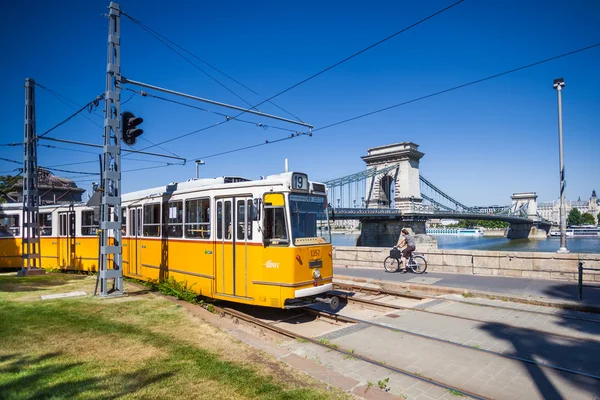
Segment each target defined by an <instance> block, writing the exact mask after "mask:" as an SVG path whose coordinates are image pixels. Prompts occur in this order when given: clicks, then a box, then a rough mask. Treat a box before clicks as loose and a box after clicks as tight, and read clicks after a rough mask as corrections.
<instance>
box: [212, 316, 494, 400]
mask: <svg viewBox="0 0 600 400" xmlns="http://www.w3.org/2000/svg"><path fill="white" fill-rule="evenodd" d="M215 309H216V310H217V311H219V312H220V313H221V314H222V315H225V314H228V315H230V316H232V317H235V318H238V319H240V320H242V321H245V322H248V323H250V324H253V325H257V326H260V327H262V328H265V329H268V330H271V331H274V332H276V333H279V334H281V335H283V336H286V337H289V338H292V339H301V340H305V341H308V342H310V343H312V344H315V345H317V346H321V347H326V348H327V349H329V350H333V351H335V352H337V353H340V354H344V355H346V356H349V357H354V358H356V359H358V360H361V361H364V362H366V363H369V364H372V365H376V366H378V367H381V368H384V369H387V370H389V371H393V372H396V373H399V374H402V375H405V376H409V377H411V378H414V379H417V380H420V381H422V382H427V383H429V384H431V385H434V386H437V387H441V388H443V389H447V390H452V391H455V392H460V393H462V394H463V395H465V396H468V397H471V398H474V399H480V400H488V399H489V398H488V397H485V396H481V395H478V394H476V393H472V392H470V391H468V390H465V389H459V388H457V387H455V386H452V385H449V384H446V383H443V382H440V381H437V380H435V379H431V378H428V377H425V376H419V375H417V374H415V373H412V372H410V371H407V370H405V369H402V368H397V367H394V366H391V365H388V364H385V363H382V362H379V361H377V360H373V359H372V358H369V357H366V356H361V355H360V354H357V353H355V352H350V351H347V350H344V349H341V348H339V347H337V346H332V345H327V344H324V343H321V342H320V341H318V340H317V339H314V338H311V337H308V336H304V335H301V334H299V333H295V332H292V331H289V330H287V329H283V328H280V327H277V326H274V325H270V324H268V323H266V322H264V321H261V320H260V319H258V318H255V317H253V316H251V315H248V314H245V313H243V312H241V311H238V310H234V309H232V308H228V307H217V306H215ZM310 312H314V313H316V314H319V312H318V311H316V310H310ZM323 314H329V313H327V312H323ZM336 317H337V318H340V317H341V318H345V319H347V320H351V319H352V318H349V317H345V316H339V315H338V316H336Z"/></svg>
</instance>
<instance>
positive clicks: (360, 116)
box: [198, 42, 600, 158]
mask: <svg viewBox="0 0 600 400" xmlns="http://www.w3.org/2000/svg"><path fill="white" fill-rule="evenodd" d="M598 46H600V42H599V43H596V44H593V45H590V46H586V47H582V48H580V49H577V50H573V51H569V52H566V53H563V54H560V55H557V56H554V57H550V58H546V59H544V60H541V61H536V62H534V63H531V64H527V65H524V66H521V67H518V68H513V69H510V70H508V71H504V72H501V73H498V74H494V75H490V76H488V77H485V78H481V79H477V80H474V81H471V82H468V83H464V84H461V85H457V86H453V87H451V88H448V89H444V90H440V91H437V92H434V93H431V94H428V95H425V96H420V97H417V98H414V99H412V100H408V101H404V102H401V103H398V104H394V105H392V106H388V107H384V108H381V109H379V110H375V111H371V112H368V113H365V114H360V115H357V116H355V117H351V118H347V119H344V120H341V121H338V122H334V123H332V124H329V125H325V126H322V127H319V128H315V129H313V130H312V133H315V132H318V131H322V130H325V129H328V128H332V127H334V126H337V125H341V124H345V123H347V122H350V121H355V120H357V119H360V118H365V117H368V116H371V115H374V114H378V113H381V112H384V111H388V110H391V109H394V108H397V107H401V106H404V105H407V104H411V103H415V102H417V101H420V100H424V99H428V98H430V97H434V96H438V95H441V94H444V93H448V92H452V91H454V90H458V89H462V88H464V87H467V86H471V85H475V84H477V83H481V82H485V81H488V80H491V79H494V78H498V77H501V76H504V75H508V74H511V73H514V72H517V71H521V70H524V69H526V68H531V67H534V66H537V65H540V64H544V63H547V62H550V61H554V60H557V59H560V58H563V57H567V56H570V55H573V54H576V53H580V52H582V51H586V50H590V49H592V48H594V47H598ZM306 133H307V132H304V133H303V134H306ZM298 136H301V135H297V136H295V137H298ZM266 144H268V143H262V144H257V145H254V146H246V147H242V148H238V149H233V150H228V151H224V152H221V153H216V154H211V155H207V156H203V157H198V158H209V157H215V156H217V155H223V154H229V153H234V152H237V151H241V150H244V149H246V148H253V147H258V146H262V145H266Z"/></svg>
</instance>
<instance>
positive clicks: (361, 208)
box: [324, 142, 551, 240]
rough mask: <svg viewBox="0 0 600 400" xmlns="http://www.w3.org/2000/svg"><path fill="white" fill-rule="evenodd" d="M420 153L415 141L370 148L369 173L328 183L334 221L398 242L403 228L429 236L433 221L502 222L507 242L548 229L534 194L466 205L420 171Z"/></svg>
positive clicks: (357, 173)
mask: <svg viewBox="0 0 600 400" xmlns="http://www.w3.org/2000/svg"><path fill="white" fill-rule="evenodd" d="M417 149H418V145H417V144H415V143H412V142H402V143H396V144H391V145H385V146H380V147H375V148H371V149H368V151H367V152H368V154H367V155H366V156H363V157H362V159H363V160H364V161H365V163H366V164H367V165H366V169H365V170H363V171H360V172H356V173H353V174H350V175H346V176H343V177H339V178H335V179H330V180H327V181H325V182H324V183H325V184H326V185H327V187H328V203H329V207H330V213H331V216H332V218H334V219H335V220H352V219H354V220H360V221H361V223H362V234H361V236H363V237H364V236H365V233H366V232H365V226H367V230H369V229H370V230H371V231H373V233H377V234H384V235H385V234H386V233H385V232H379V231H381V230H383V231H389V232H388V233H387V234H389V235H390V236H394V237H395V238H396V239H395V240H397V237H398V235H397V234H399V231H400V229H401V227H411V228H412V229H413V231H414V232H415V233H417V234H418V233H425V221H427V220H430V219H470V220H495V221H504V222H507V223H509V224H510V227H509V231H508V233H507V237H509V238H525V237H528V236H529V234H530V232H531V229H532V228H534V231H535V230H536V229H543V230H544V231H546V232H548V231H549V229H550V226H551V224H550V223H549V222H548V221H545V220H543V219H542V218H541V217H540V216H539V215H538V214H537V203H536V199H537V196H535V193H517V194H514V195H513V196H512V203H511V204H509V205H493V206H467V205H465V204H464V203H463V202H461V201H459V200H456V199H455V198H453V197H452V196H450V195H449V194H447V193H445V192H444V191H442V190H441V189H440V188H439V187H438V186H436V185H435V184H433V183H432V182H431V181H429V180H427V179H426V178H425V177H424V176H422V175H421V174H420V173H419V162H420V159H421V158H422V157H423V155H424V153H422V152H420V151H418V150H417ZM384 221H387V222H386V223H384ZM392 221H394V222H395V223H393V222H392ZM390 224H391V225H393V227H392V229H390ZM375 231H377V232H375Z"/></svg>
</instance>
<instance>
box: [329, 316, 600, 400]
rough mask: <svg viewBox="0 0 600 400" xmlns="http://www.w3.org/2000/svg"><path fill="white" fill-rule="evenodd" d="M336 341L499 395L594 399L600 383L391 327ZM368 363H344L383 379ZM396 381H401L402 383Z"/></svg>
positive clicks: (354, 372) (414, 392) (417, 391)
mask: <svg viewBox="0 0 600 400" xmlns="http://www.w3.org/2000/svg"><path fill="white" fill-rule="evenodd" d="M389 320H390V321H389V324H390V325H394V324H396V326H398V327H399V328H402V329H404V328H406V327H405V326H404V317H403V318H398V319H389ZM434 325H435V324H431V327H430V328H431V329H433V328H434ZM476 331H477V329H476ZM471 334H472V335H475V334H477V332H471ZM332 342H333V343H335V344H337V345H339V346H340V347H342V348H344V349H355V351H356V352H357V353H360V354H362V355H366V356H368V357H370V358H373V359H375V360H378V361H380V362H384V363H386V364H388V365H393V366H395V367H398V368H402V369H405V370H408V371H411V372H415V373H417V374H422V375H423V376H426V377H431V378H433V379H436V380H439V381H442V382H445V383H448V384H451V385H455V386H458V387H461V388H464V389H466V390H469V391H472V392H476V393H479V394H481V395H483V396H487V397H490V398H495V399H554V398H556V399H559V398H564V399H579V398H587V399H593V398H595V397H594V396H596V395H597V394H598V393H600V382H599V381H598V380H596V379H593V378H589V377H584V376H579V375H574V374H570V373H566V372H560V371H555V370H551V369H548V368H543V367H541V366H538V365H533V364H527V363H523V362H520V361H516V360H511V359H505V358H500V357H497V356H493V355H490V354H486V353H484V352H480V351H476V350H474V349H473V350H471V349H465V348H459V347H457V346H453V345H451V344H444V343H439V342H434V341H431V340H428V339H424V338H418V337H415V336H412V335H407V334H402V333H399V332H394V331H391V330H388V329H382V328H377V327H370V328H368V329H362V330H360V331H358V332H354V333H350V334H348V335H345V336H342V337H340V338H338V339H333V340H332ZM370 368H371V367H364V366H361V367H358V366H354V365H353V364H346V375H348V376H352V377H354V378H355V379H359V378H360V379H368V380H372V379H375V378H377V379H381V378H379V377H377V376H378V375H377V374H375V373H374V372H373V371H371V370H370ZM390 381H391V379H390ZM395 384H398V385H399V386H401V385H400V383H396V382H395ZM402 390H403V392H402V393H404V394H406V395H407V396H409V398H421V399H424V398H428V397H429V398H436V397H434V396H432V395H430V394H429V391H430V390H431V389H428V390H427V391H424V390H422V389H421V388H420V387H418V386H417V385H412V386H411V387H409V388H404V387H403V389H402ZM420 396H423V397H420Z"/></svg>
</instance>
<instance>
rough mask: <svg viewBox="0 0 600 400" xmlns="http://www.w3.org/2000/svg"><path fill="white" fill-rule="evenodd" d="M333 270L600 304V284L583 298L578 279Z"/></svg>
mask: <svg viewBox="0 0 600 400" xmlns="http://www.w3.org/2000/svg"><path fill="white" fill-rule="evenodd" d="M333 272H334V276H335V275H338V276H344V275H345V276H351V277H361V278H367V279H378V280H385V281H391V282H404V283H414V284H420V285H423V284H427V285H430V286H440V287H449V288H454V289H467V290H471V291H485V292H493V293H498V294H504V295H513V296H519V297H529V298H532V299H535V300H547V301H553V302H560V303H573V304H582V305H588V306H600V286H597V287H598V288H597V289H595V288H590V287H584V288H583V301H581V302H580V301H578V300H577V282H567V281H557V280H542V279H527V278H508V277H500V276H481V275H465V274H449V273H436V272H431V273H429V272H426V273H424V274H422V275H416V274H412V273H406V274H404V273H401V272H395V273H388V272H385V270H384V269H383V267H382V268H381V269H375V268H334V270H333ZM423 278H425V279H423Z"/></svg>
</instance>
